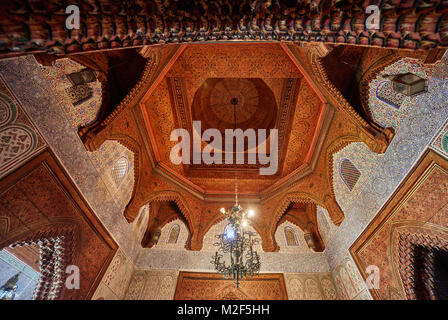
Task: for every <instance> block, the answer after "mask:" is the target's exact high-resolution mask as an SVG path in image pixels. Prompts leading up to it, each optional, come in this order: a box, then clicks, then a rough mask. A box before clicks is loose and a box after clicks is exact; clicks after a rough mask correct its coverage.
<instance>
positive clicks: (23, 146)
mask: <svg viewBox="0 0 448 320" xmlns="http://www.w3.org/2000/svg"><path fill="white" fill-rule="evenodd" d="M42 145H43V141H42V139H41V138H40V137H39V136H37V135H36V132H35V130H34V129H33V125H32V124H31V122H30V120H29V119H28V117H27V116H26V115H25V113H24V112H23V111H22V109H21V108H20V107H18V106H17V105H16V102H14V101H13V99H12V97H11V96H10V95H9V93H8V91H7V88H6V87H4V84H3V82H2V81H0V176H2V175H5V174H6V173H7V172H9V171H11V170H12V169H13V167H16V166H17V165H19V164H20V163H21V162H23V161H24V160H26V159H28V158H29V157H30V156H31V155H32V154H33V153H35V152H37V151H38V149H39V148H40V147H42Z"/></svg>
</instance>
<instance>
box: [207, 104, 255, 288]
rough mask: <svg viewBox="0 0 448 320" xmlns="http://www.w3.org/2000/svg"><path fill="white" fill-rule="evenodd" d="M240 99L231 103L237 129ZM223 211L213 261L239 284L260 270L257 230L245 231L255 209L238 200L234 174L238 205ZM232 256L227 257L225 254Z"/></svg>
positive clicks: (225, 276)
mask: <svg viewBox="0 0 448 320" xmlns="http://www.w3.org/2000/svg"><path fill="white" fill-rule="evenodd" d="M237 103H238V100H237V99H235V98H233V99H232V100H231V104H232V105H233V106H234V121H235V128H236V104H237ZM220 211H221V213H222V214H223V215H224V217H225V219H226V220H227V221H228V222H229V223H228V225H227V226H226V228H225V230H224V233H222V234H219V235H216V236H215V237H216V238H217V242H216V243H215V244H214V245H215V246H216V247H218V250H217V251H216V252H215V255H214V256H213V257H212V261H211V263H212V264H213V265H214V266H215V269H216V271H217V272H218V273H221V274H223V275H224V278H225V279H229V278H232V279H234V280H235V284H236V287H237V288H238V285H239V283H240V280H241V279H243V278H244V277H246V276H251V275H254V274H257V273H258V272H259V271H260V266H261V263H260V256H259V255H258V253H257V252H256V251H254V250H253V246H254V245H256V244H258V243H259V239H257V238H255V236H256V233H255V232H251V231H249V230H246V229H247V227H248V225H249V221H248V218H250V217H252V216H253V215H254V211H253V210H249V211H246V210H245V209H243V207H241V206H240V205H239V203H238V180H237V176H236V175H235V204H234V206H233V207H231V208H227V209H226V208H221V210H220ZM225 256H227V257H229V258H228V259H225V258H224V257H225Z"/></svg>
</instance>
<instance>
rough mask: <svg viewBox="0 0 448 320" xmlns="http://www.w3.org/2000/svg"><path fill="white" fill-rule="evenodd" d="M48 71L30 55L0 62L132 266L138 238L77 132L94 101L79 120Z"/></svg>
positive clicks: (55, 76) (15, 93)
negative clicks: (79, 121) (80, 121)
mask: <svg viewBox="0 0 448 320" xmlns="http://www.w3.org/2000/svg"><path fill="white" fill-rule="evenodd" d="M64 68H65V67H64ZM64 68H62V69H64ZM70 68H71V67H70ZM70 68H69V69H70ZM64 70H65V69H64ZM70 70H71V69H70ZM48 72H50V71H49V70H48V68H42V67H41V66H40V65H39V64H38V63H37V62H36V60H35V58H34V57H33V56H24V57H20V58H15V59H9V60H2V61H0V75H1V76H2V78H3V79H4V81H5V84H6V86H7V87H8V89H9V91H10V92H11V94H12V96H13V97H14V99H16V100H17V101H18V103H19V104H20V105H21V106H22V107H23V109H24V111H25V112H26V113H27V114H28V115H29V117H30V118H31V119H32V121H33V125H34V126H35V127H36V129H37V131H38V132H39V133H40V134H41V136H42V138H43V139H44V140H45V141H46V142H47V144H48V145H49V146H51V148H52V150H53V152H54V153H55V155H56V157H57V158H58V159H59V160H60V162H61V163H62V165H63V166H64V168H65V169H66V170H67V171H68V172H69V174H70V176H71V178H72V180H73V182H74V183H75V184H76V186H77V188H78V189H79V190H80V192H81V193H82V194H83V196H84V198H85V199H86V201H87V202H88V204H89V205H90V206H91V207H92V209H93V210H94V212H95V213H96V215H97V216H98V218H99V219H100V220H101V223H102V224H103V225H104V226H105V227H106V229H107V230H108V231H109V232H110V234H111V235H112V237H113V238H114V240H115V241H116V242H117V243H118V245H119V246H120V248H121V249H122V252H123V253H124V254H125V255H126V256H127V257H128V258H129V259H130V260H132V261H134V260H135V259H136V257H137V255H138V251H139V247H140V243H139V241H138V240H137V239H138V238H139V237H138V235H136V234H135V232H138V231H137V230H135V228H134V225H133V224H129V223H128V222H127V221H126V219H125V218H124V216H123V212H122V206H121V205H117V201H116V199H115V197H114V196H115V195H114V193H112V192H111V191H110V190H109V188H108V187H107V183H108V181H104V180H103V178H104V175H102V174H101V172H99V169H98V168H97V167H96V166H95V163H94V160H93V159H92V154H91V153H90V152H87V151H86V149H85V147H84V145H83V144H82V142H81V139H80V138H79V135H78V133H77V130H78V127H77V125H78V124H80V123H78V122H77V120H79V119H81V120H82V121H85V122H88V121H90V120H91V119H92V117H94V115H95V114H96V113H95V112H96V111H95V110H96V109H97V108H98V100H97V98H94V99H95V100H94V101H93V102H92V106H91V107H92V108H91V109H92V110H91V112H90V111H89V114H88V115H86V116H85V117H82V118H80V117H79V115H78V114H76V113H74V111H73V110H75V109H76V108H73V106H72V105H68V104H69V101H68V100H67V99H66V98H64V97H63V94H62V91H63V90H62V91H61V90H60V89H58V88H59V87H57V83H58V82H59V80H60V77H62V75H61V70H59V69H58V70H56V71H55V70H53V71H52V72H54V74H52V75H50V76H49V75H48ZM55 79H56V80H55ZM58 79H59V80H58ZM64 81H65V80H64ZM64 85H65V82H64V83H62V86H64ZM97 89H98V88H97ZM97 89H95V90H94V95H95V97H97V96H98V94H100V93H99V92H98V90H97ZM86 103H87V104H88V102H86ZM43 108H45V109H44V110H43ZM43 111H44V112H43ZM118 202H119V203H121V200H119V201H118Z"/></svg>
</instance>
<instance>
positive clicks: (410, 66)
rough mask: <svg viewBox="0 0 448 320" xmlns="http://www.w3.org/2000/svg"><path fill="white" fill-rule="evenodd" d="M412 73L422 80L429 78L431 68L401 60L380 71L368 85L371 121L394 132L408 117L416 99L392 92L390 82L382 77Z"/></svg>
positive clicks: (411, 60) (413, 60)
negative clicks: (392, 129) (390, 128)
mask: <svg viewBox="0 0 448 320" xmlns="http://www.w3.org/2000/svg"><path fill="white" fill-rule="evenodd" d="M407 72H410V73H413V74H415V75H417V76H419V77H422V78H424V79H429V78H431V75H432V72H433V66H432V65H428V64H423V63H421V62H420V61H419V60H416V59H412V58H403V59H401V60H399V61H397V62H395V63H393V64H391V65H389V66H387V67H386V68H384V70H382V71H381V73H380V74H379V75H378V76H377V77H376V78H375V79H373V80H372V81H371V82H370V83H369V109H370V114H371V116H372V118H373V120H374V121H375V122H376V123H378V124H379V125H381V126H383V127H392V128H394V129H395V130H397V128H398V127H399V126H400V123H401V121H402V120H403V119H404V118H406V116H408V113H409V111H410V110H409V109H410V108H412V106H413V105H415V102H416V100H417V97H407V96H404V95H402V94H400V93H397V92H395V91H394V90H393V88H392V84H391V82H390V81H388V80H385V78H383V75H396V74H402V73H407Z"/></svg>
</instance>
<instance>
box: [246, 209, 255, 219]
mask: <svg viewBox="0 0 448 320" xmlns="http://www.w3.org/2000/svg"><path fill="white" fill-rule="evenodd" d="M254 215H255V211H254V210H249V212H248V217H249V218H250V217H253V216H254Z"/></svg>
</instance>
